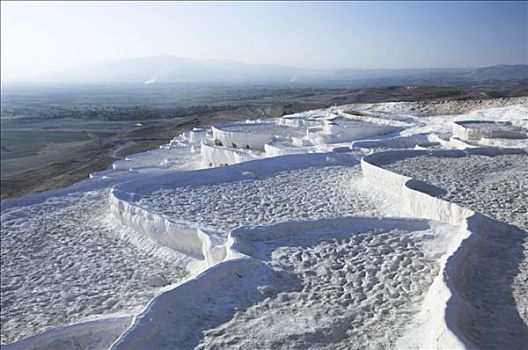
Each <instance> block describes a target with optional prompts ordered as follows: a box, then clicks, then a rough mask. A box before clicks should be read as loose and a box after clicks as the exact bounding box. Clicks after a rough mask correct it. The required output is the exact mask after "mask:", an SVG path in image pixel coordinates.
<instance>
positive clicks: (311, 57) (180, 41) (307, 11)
mask: <svg viewBox="0 0 528 350" xmlns="http://www.w3.org/2000/svg"><path fill="white" fill-rule="evenodd" d="M1 17H2V18H1V20H2V21H1V23H2V24H1V25H2V28H1V29H2V32H1V35H2V38H1V56H2V57H1V58H2V80H5V79H7V80H10V79H17V78H23V77H28V76H32V75H39V74H47V73H50V72H53V71H58V70H62V69H68V68H72V67H76V66H79V65H83V64H89V63H97V62H100V61H105V60H111V59H119V58H133V57H142V56H153V55H160V54H171V55H178V56H183V57H190V58H228V59H235V60H239V61H243V62H248V63H274V64H285V65H292V66H298V67H307V68H413V67H420V68H423V67H476V66H485V65H492V64H497V63H508V64H515V63H527V61H528V58H527V55H528V47H527V46H528V43H527V42H528V3H527V2H526V1H518V2H505V1H501V2H289V3H284V2H281V3H278V2H247V3H241V2H224V3H220V2H202V3H184V2H177V3H171V2H144V3H142V2H128V3H127V2H104V3H103V2H70V3H68V2H56V3H53V2H8V1H2V3H1Z"/></svg>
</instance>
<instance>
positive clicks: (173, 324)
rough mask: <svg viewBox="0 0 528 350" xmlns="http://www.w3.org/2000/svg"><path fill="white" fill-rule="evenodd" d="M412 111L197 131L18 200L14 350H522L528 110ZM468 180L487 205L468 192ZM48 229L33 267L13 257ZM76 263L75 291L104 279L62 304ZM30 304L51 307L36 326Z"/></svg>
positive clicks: (11, 291) (7, 225)
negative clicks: (79, 284)
mask: <svg viewBox="0 0 528 350" xmlns="http://www.w3.org/2000/svg"><path fill="white" fill-rule="evenodd" d="M405 106H406V105H405V104H402V103H387V104H380V105H376V106H370V107H369V106H355V107H350V106H345V107H343V108H340V107H332V108H329V109H327V110H317V111H307V112H303V113H297V114H294V115H288V116H284V117H282V118H278V119H272V120H266V121H256V122H249V121H248V122H239V123H232V124H223V125H217V126H214V127H212V128H210V129H194V130H192V131H189V132H186V133H184V134H182V135H180V136H178V137H176V138H174V140H173V141H172V142H171V143H170V144H168V145H164V146H162V147H160V149H158V150H153V151H149V152H144V153H141V154H137V155H133V156H130V157H128V158H127V159H125V160H121V161H117V162H115V163H114V165H113V168H112V169H109V170H107V171H104V172H101V173H95V174H92V176H91V179H90V180H87V181H85V182H82V183H80V184H78V185H75V186H73V187H71V188H67V189H63V190H58V191H52V192H50V193H47V194H40V195H37V196H34V197H28V198H26V199H24V200H21V201H19V202H7V203H2V266H3V268H4V266H7V267H8V269H9V270H8V271H7V274H5V275H4V271H3V274H2V295H4V293H8V295H9V296H10V297H9V298H8V303H7V304H6V305H4V304H2V324H3V325H4V324H6V325H8V326H7V327H2V343H3V344H4V343H8V342H12V341H14V340H19V341H17V342H15V343H12V344H9V345H7V346H6V347H5V348H6V349H28V348H29V349H31V348H48V349H52V348H53V349H55V348H68V349H76V348H112V349H137V348H198V349H204V348H230V347H241V348H309V347H314V348H322V349H325V348H328V349H350V348H364V347H365V346H367V345H366V344H368V346H371V347H374V348H406V349H430V348H435V349H453V348H457V349H458V348H475V347H476V348H485V347H491V348H522V347H523V346H524V345H523V344H526V343H527V342H528V339H527V338H528V335H527V334H528V332H526V329H527V328H526V327H527V326H526V322H528V321H527V320H528V314H527V313H526V310H528V300H527V299H528V290H526V285H525V284H524V283H523V281H526V276H527V275H528V253H527V249H526V247H525V245H526V242H528V238H527V234H526V231H525V226H524V225H526V222H528V220H527V218H526V217H525V216H526V215H527V213H526V212H523V210H525V209H526V208H525V206H524V201H523V200H522V196H526V193H524V192H523V191H525V190H524V189H525V188H526V177H525V176H522V174H525V173H526V171H525V170H526V169H523V166H526V164H517V163H522V162H523V160H524V159H526V157H528V155H527V153H526V152H527V151H526V150H528V139H526V138H522V137H521V138H516V139H512V138H508V137H513V136H517V137H520V136H522V133H523V132H525V131H523V125H524V124H525V120H526V116H527V115H528V101H526V103H523V104H518V105H514V106H510V107H502V108H488V109H485V110H481V111H474V112H471V113H468V114H466V115H459V116H451V115H450V116H443V115H437V116H430V117H421V116H415V115H413V114H412V113H406V112H405V108H407V107H405ZM467 120H472V122H470V123H468V122H464V121H467ZM475 121H477V122H475ZM506 122H507V123H510V124H506ZM512 130H513V131H512ZM512 132H514V133H516V134H515V135H514V134H512ZM512 140H513V141H512ZM484 146H486V147H484ZM494 146H499V147H500V148H497V147H494ZM482 157H486V158H485V159H484V160H483V158H482ZM488 158H489V159H491V161H490V162H491V163H490V164H491V165H486V164H487V163H486V161H485V160H488ZM464 164H467V165H468V167H470V168H468V169H465V168H463V167H464ZM501 164H502V165H501ZM226 165H229V166H226ZM496 166H503V168H504V169H506V170H507V174H506V173H504V174H499V170H498V168H496ZM460 167H462V168H460ZM494 167H495V168H494ZM451 168H452V171H457V172H458V173H460V176H459V177H460V178H457V179H458V180H457V181H459V182H462V181H466V182H467V184H468V186H469V185H471V186H473V185H474V186H477V187H475V188H476V189H477V190H478V191H481V192H479V196H477V197H478V198H477V200H476V199H474V198H472V196H471V194H470V193H457V190H456V189H457V188H458V187H456V186H455V185H453V184H452V183H450V182H449V181H450V177H453V176H452V175H449V169H451ZM456 169H459V170H456ZM486 171H487V173H486ZM446 174H447V175H446ZM483 174H485V175H486V176H485V177H483V176H484V175H483ZM519 174H521V175H519ZM497 179H499V180H500V181H503V182H506V183H505V184H502V183H500V181H499V180H497ZM512 179H514V180H515V181H514V182H515V183H514V185H511V184H510V182H512V181H513V180H512ZM472 184H473V185H472ZM488 191H490V192H489V193H494V194H495V197H496V198H497V199H496V200H495V199H494V198H491V197H490V196H488V197H486V196H487V193H488ZM493 191H495V192H493ZM516 191H517V192H518V193H517V192H516ZM507 196H516V197H515V200H510V202H511V203H510V202H505V201H508V200H509V199H508V198H507ZM105 198H108V202H107V201H106V199H105ZM517 199H519V200H517ZM490 201H491V202H493V203H495V202H496V203H498V204H497V205H495V204H489V205H488V203H489V202H490ZM501 203H503V204H504V205H502V204H501ZM518 203H521V204H518ZM508 205H510V206H508ZM503 207H504V208H503ZM511 208H513V209H512V210H510V209H511ZM513 211H515V212H514V213H513ZM52 212H53V213H54V214H53V215H51V214H50V213H52ZM523 214H524V215H523ZM46 217H48V219H46ZM49 218H51V219H49ZM25 223H26V224H25ZM27 223H29V224H30V225H27ZM512 224H513V225H517V226H512ZM55 232H56V233H55ZM35 235H36V236H38V237H39V240H38V247H35V248H34V250H32V253H31V254H32V257H31V259H29V260H28V257H27V256H26V255H24V254H11V253H10V252H7V251H6V250H5V249H6V247H7V246H12V247H15V246H21V247H22V246H24V247H25V246H27V244H29V243H28V242H29V241H25V239H26V238H27V237H32V236H35ZM116 240H117V241H116ZM72 242H78V244H79V246H78V247H76V246H75V245H74V244H73V243H72ZM6 243H7V245H6ZM98 244H103V245H105V246H106V247H108V248H107V249H106V250H105V249H103V248H104V247H102V246H101V247H100V249H99V247H98ZM117 248H119V249H117ZM39 249H44V251H45V252H48V251H50V250H53V251H55V252H56V256H53V254H52V253H49V252H48V253H46V254H44V255H42V254H40V255H39V254H38V250H39ZM135 250H137V252H136V251H135ZM120 251H122V254H123V260H120V259H119V258H118V256H119V254H120V253H119V252H120ZM96 252H97V253H96ZM502 252H508V254H505V253H502ZM76 254H77V255H78V256H79V257H80V261H70V260H72V257H73V256H74V255H76ZM28 261H30V262H31V261H32V262H33V263H34V264H35V266H33V267H32V268H31V269H29V270H28V268H27V265H26V264H27V263H28ZM69 263H73V265H72V266H77V267H79V268H78V269H67V268H64V269H62V270H60V271H62V273H64V274H65V277H64V281H63V282H62V283H69V282H68V281H76V280H82V279H83V278H88V279H89V280H90V281H92V280H93V283H92V284H93V286H92V287H93V288H91V289H89V291H88V293H87V294H83V292H84V293H86V291H83V290H79V291H78V292H79V293H77V294H75V295H73V296H69V295H66V296H65V297H66V298H69V299H68V300H70V299H71V300H73V301H75V300H79V302H75V303H71V302H69V303H68V302H67V301H66V302H65V300H64V299H63V298H61V296H60V294H59V293H55V292H54V291H55V290H57V289H60V288H63V287H61V286H62V284H60V283H58V282H57V281H58V280H57V278H59V277H60V276H55V275H53V271H57V269H55V265H54V264H58V265H57V266H63V265H64V266H69V265H68V264H69ZM46 264H47V265H46ZM124 264H125V265H130V266H134V269H135V270H136V272H135V273H134V274H133V275H132V277H130V278H131V279H130V281H131V282H130V283H125V281H126V277H127V276H128V274H129V273H130V271H128V270H127V268H125V267H123V265H124ZM167 264H169V265H167ZM39 265H40V266H39ZM156 266H157V267H156ZM171 268H173V269H172V270H171ZM169 270H170V271H172V272H170V273H169V272H168V271H169ZM28 271H29V272H28ZM87 271H92V272H93V273H92V274H88V275H87V276H85V274H86V273H87ZM148 271H154V272H153V275H152V276H148ZM98 273H100V274H103V275H104V276H98ZM24 274H26V275H27V278H22V279H21V278H20V276H21V275H24ZM488 277H489V278H490V279H491V280H486V281H483V279H486V278H488ZM114 278H115V282H114V283H115V290H114V289H112V288H110V287H109V286H111V285H112V283H113V282H112V281H113V279H114ZM141 281H144V282H145V287H144V289H142V287H141ZM171 283H173V284H171ZM50 286H53V287H50ZM482 286H485V288H481V287H482ZM6 295H7V294H6ZM49 295H55V296H54V297H50V296H49ZM57 295H58V296H57ZM2 299H3V301H2V303H4V298H2ZM81 300H82V302H81ZM26 302H27V303H30V304H31V305H32V307H33V308H34V310H36V311H38V312H33V313H27V312H26V313H24V312H21V310H23V309H24V305H25V304H24V303H26ZM63 305H68V306H71V307H70V308H68V309H67V310H69V311H68V312H67V313H65V314H64V315H62V318H59V317H54V315H55V314H56V310H59V309H60V308H61V307H62V306H63ZM46 310H49V311H46ZM493 315H499V316H497V317H496V319H494V317H493ZM490 319H494V320H493V321H489V320H490ZM28 324H29V325H31V328H29V327H26V325H28ZM43 331H44V332H43ZM248 334H252V337H248V336H247V335H248ZM30 335H34V337H29V338H27V337H28V336H30ZM22 338H26V339H23V340H20V339H22ZM3 347H4V346H3Z"/></svg>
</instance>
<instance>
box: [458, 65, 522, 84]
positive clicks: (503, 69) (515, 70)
mask: <svg viewBox="0 0 528 350" xmlns="http://www.w3.org/2000/svg"><path fill="white" fill-rule="evenodd" d="M465 77H466V78H469V79H474V80H476V81H483V80H523V79H528V65H526V64H515V65H507V64H498V65H496V66H490V67H483V68H477V69H474V70H472V71H471V72H468V73H467V74H466V75H465Z"/></svg>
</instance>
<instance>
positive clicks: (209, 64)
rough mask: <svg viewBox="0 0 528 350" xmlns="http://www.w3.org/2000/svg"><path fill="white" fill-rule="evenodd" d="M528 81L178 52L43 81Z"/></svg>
mask: <svg viewBox="0 0 528 350" xmlns="http://www.w3.org/2000/svg"><path fill="white" fill-rule="evenodd" d="M524 79H528V65H524V64H519V65H504V64H500V65H495V66H490V67H482V68H460V69H441V68H436V69H336V70H323V69H302V68H295V67H290V66H282V65H263V64H247V63H242V62H237V61H231V60H195V59H189V58H182V57H176V56H155V57H147V58H136V59H125V60H114V61H108V62H104V63H100V64H95V65H90V66H84V67H80V68H77V69H74V70H69V71H66V72H63V73H61V74H56V75H53V76H47V77H42V78H40V79H39V80H40V81H55V82H58V81H60V82H82V83H143V84H155V83H195V82H200V83H288V84H291V83H297V84H331V85H332V84H333V85H341V84H348V85H358V86H359V85H372V86H377V85H390V84H395V85H400V84H433V85H451V84H464V83H485V82H490V81H504V80H524Z"/></svg>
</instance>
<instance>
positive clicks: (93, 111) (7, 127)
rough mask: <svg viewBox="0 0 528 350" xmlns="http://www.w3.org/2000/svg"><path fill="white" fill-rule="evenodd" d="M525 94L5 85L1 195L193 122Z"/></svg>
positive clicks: (78, 173) (55, 184)
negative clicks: (354, 105)
mask: <svg viewBox="0 0 528 350" xmlns="http://www.w3.org/2000/svg"><path fill="white" fill-rule="evenodd" d="M526 95H528V82H526V81H518V82H500V83H496V82H495V83H490V84H484V85H478V86H470V85H469V86H460V87H434V86H390V87H374V88H347V87H329V86H318V87H309V86H297V85H287V84H285V85H273V86H261V85H203V84H187V85H176V84H157V85H154V86H152V85H119V84H114V85H104V86H103V85H101V86H69V85H66V86H44V85H43V86H23V85H22V86H13V87H3V89H2V105H1V189H0V190H1V199H2V200H4V199H8V198H15V197H21V196H24V195H28V194H32V193H36V192H41V191H46V190H50V189H55V188H60V187H66V186H69V185H71V184H74V183H76V182H78V181H81V180H83V179H86V178H87V177H88V176H89V174H90V173H92V172H96V171H102V170H105V169H106V168H108V167H109V166H110V165H111V164H112V163H113V162H114V161H116V160H118V159H122V158H124V157H126V156H127V155H130V154H134V153H138V152H143V151H147V150H150V149H154V148H157V147H158V146H160V145H162V144H165V143H167V142H169V141H170V140H171V139H172V138H173V137H174V136H176V135H178V134H180V133H182V132H184V131H186V130H190V129H192V128H193V127H205V126H209V125H212V124H218V123H223V122H228V121H237V120H245V119H259V118H261V119H264V118H269V117H280V116H282V115H285V114H290V113H295V112H300V111H304V110H308V109H317V108H325V107H329V106H332V105H335V104H347V103H377V102H392V101H409V102H410V101H424V102H433V103H434V102H435V101H436V102H437V103H438V106H439V107H440V106H441V105H442V102H443V101H445V100H455V101H459V102H460V103H455V104H454V105H453V106H452V107H450V108H449V109H448V110H446V111H443V112H446V113H463V112H465V111H466V110H467V109H468V108H472V107H471V106H474V105H476V104H478V103H480V102H481V101H483V100H487V99H490V98H498V97H515V96H526ZM468 101H469V103H468ZM444 109H445V106H444Z"/></svg>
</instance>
